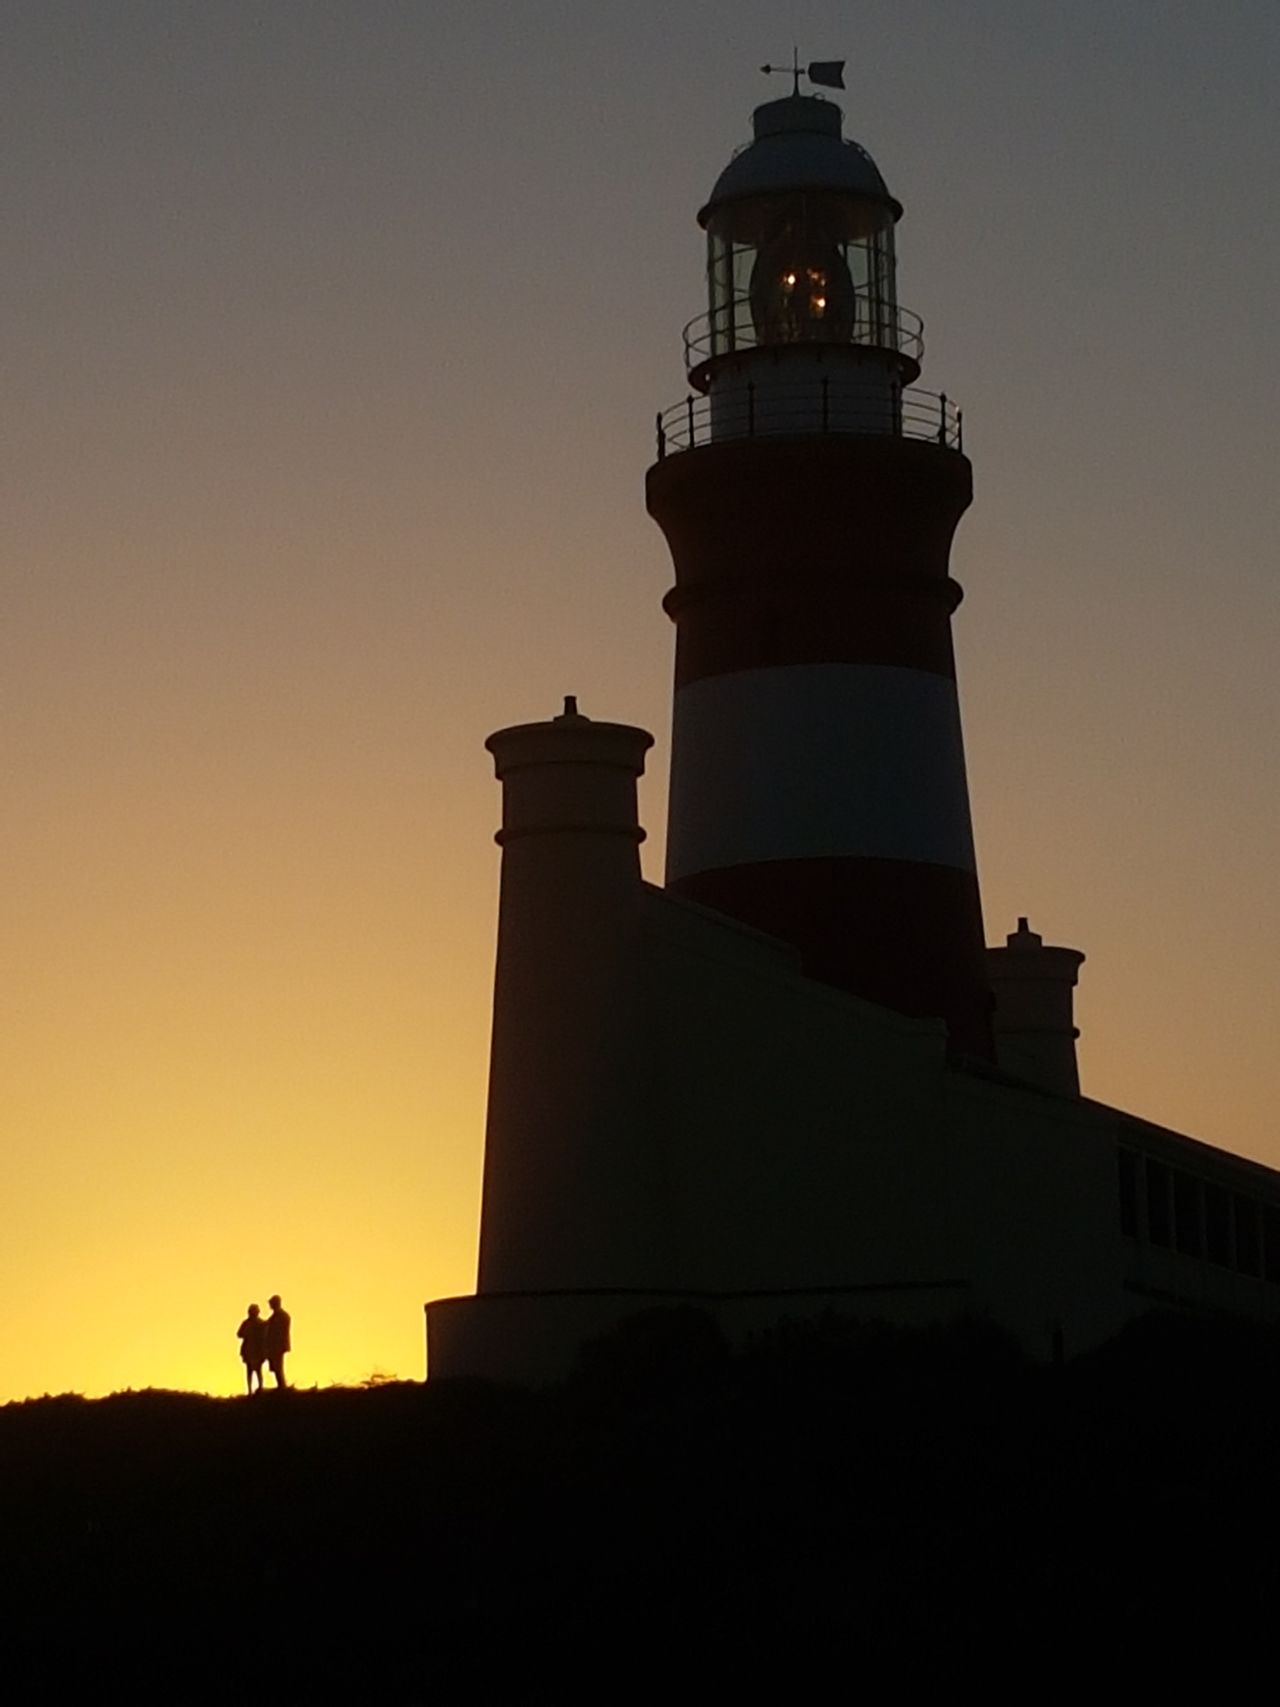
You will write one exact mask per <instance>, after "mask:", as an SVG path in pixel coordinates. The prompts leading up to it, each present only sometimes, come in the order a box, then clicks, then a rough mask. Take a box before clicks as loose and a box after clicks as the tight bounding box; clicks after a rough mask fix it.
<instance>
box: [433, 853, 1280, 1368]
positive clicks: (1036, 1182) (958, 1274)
mask: <svg viewBox="0 0 1280 1707" xmlns="http://www.w3.org/2000/svg"><path fill="white" fill-rule="evenodd" d="M637 882H638V880H637ZM631 899H632V900H633V901H638V927H635V928H632V929H631V931H630V933H629V938H628V940H629V941H630V943H631V945H632V946H631V949H630V952H629V954H628V955H622V956H620V955H619V954H618V952H617V950H618V942H617V939H616V937H613V936H609V937H607V940H606V941H605V943H604V945H603V947H602V953H605V954H607V955H608V957H609V959H610V964H611V967H612V971H611V973H610V975H609V976H610V977H611V978H613V979H616V980H618V981H619V983H618V988H617V989H616V990H611V989H610V988H609V987H608V980H607V979H606V981H605V984H604V985H601V984H600V983H599V981H598V980H593V981H592V982H591V997H592V1000H593V1001H595V1002H603V1003H606V1004H609V1003H612V1004H613V1008H614V1013H615V1019H616V1018H617V1016H624V1018H625V1032H624V1034H623V1035H621V1036H620V1035H619V1033H618V1032H617V1029H616V1026H615V1027H614V1029H612V1030H611V1033H610V1036H611V1045H610V1047H611V1050H612V1051H613V1054H612V1056H611V1060H612V1062H613V1065H612V1068H611V1072H616V1073H618V1075H619V1080H618V1082H619V1083H620V1084H625V1085H626V1086H627V1087H629V1094H628V1097H627V1098H626V1099H624V1101H625V1105H626V1106H625V1108H624V1107H623V1106H622V1105H621V1104H620V1103H619V1102H618V1101H617V1100H616V1099H614V1098H606V1099H605V1102H606V1103H607V1104H608V1106H609V1107H610V1108H611V1109H612V1110H613V1112H612V1114H611V1116H610V1119H611V1132H610V1134H609V1135H608V1141H609V1143H610V1144H614V1145H616V1146H617V1169H616V1181H615V1183H616V1184H617V1187H618V1192H617V1193H612V1192H608V1193H604V1194H601V1193H599V1192H597V1193H596V1194H595V1197H594V1199H592V1198H591V1197H586V1198H583V1199H581V1200H578V1199H575V1198H574V1197H573V1195H572V1193H567V1192H561V1191H560V1190H559V1188H558V1187H557V1189H556V1190H555V1191H554V1192H551V1193H550V1194H549V1193H548V1191H547V1190H546V1189H544V1187H545V1186H546V1184H547V1180H546V1179H544V1180H543V1181H542V1183H541V1184H540V1185H539V1184H537V1183H536V1182H537V1176H538V1174H539V1162H538V1156H537V1152H536V1150H535V1151H534V1152H533V1153H531V1154H529V1155H528V1156H527V1158H526V1161H527V1168H528V1174H529V1182H528V1183H527V1186H526V1188H525V1189H526V1191H527V1197H526V1201H527V1204H528V1216H529V1224H528V1226H527V1228H526V1229H524V1244H525V1246H526V1248H527V1249H529V1250H530V1251H533V1252H537V1251H538V1250H539V1248H540V1245H541V1244H542V1242H543V1238H542V1236H541V1229H543V1228H544V1227H545V1226H550V1225H551V1224H552V1222H554V1227H555V1241H556V1249H555V1251H554V1253H552V1255H551V1256H550V1257H549V1259H548V1260H547V1261H545V1262H544V1261H543V1260H542V1259H541V1258H539V1259H538V1262H537V1265H536V1267H535V1268H533V1269H530V1270H529V1278H527V1279H526V1278H524V1276H523V1273H522V1271H521V1269H520V1267H519V1265H518V1264H517V1265H515V1266H514V1267H512V1266H511V1265H510V1264H507V1263H505V1262H504V1260H503V1253H501V1252H498V1251H494V1250H492V1248H491V1253H490V1268H491V1269H492V1270H493V1271H495V1272H498V1273H500V1274H501V1275H502V1276H503V1279H504V1284H503V1285H501V1286H496V1285H494V1284H493V1283H489V1284H487V1285H486V1284H485V1281H484V1276H483V1275H482V1287H481V1293H480V1295H479V1296H478V1297H477V1298H475V1299H457V1300H446V1301H442V1302H441V1303H438V1304H435V1305H432V1306H430V1307H429V1334H430V1356H431V1367H432V1370H433V1372H434V1373H436V1374H442V1373H445V1374H484V1375H489V1376H498V1377H505V1378H508V1379H517V1380H541V1379H547V1378H551V1377H554V1376H556V1375H559V1374H562V1373H564V1372H566V1371H567V1369H568V1368H569V1367H570V1366H571V1364H572V1361H573V1357H574V1355H575V1353H576V1350H577V1348H578V1346H579V1345H581V1344H582V1343H583V1342H584V1341H585V1340H586V1339H588V1338H591V1337H593V1336H594V1335H596V1334H598V1333H601V1332H604V1331H607V1329H608V1328H609V1327H610V1326H611V1325H613V1324H615V1323H617V1322H618V1321H620V1320H622V1319H623V1318H625V1317H626V1316H628V1315H632V1314H634V1313H636V1311H638V1310H640V1309H643V1308H646V1307H649V1306H652V1305H657V1304H663V1303H674V1302H681V1301H683V1302H690V1303H694V1304H697V1305H698V1306H699V1307H701V1308H704V1309H706V1310H708V1311H710V1312H711V1313H712V1314H714V1315H715V1316H716V1317H717V1318H718V1319H719V1320H720V1322H721V1324H722V1326H723V1327H724V1328H725V1330H726V1331H727V1332H728V1333H729V1334H730V1336H731V1337H735V1338H740V1337H741V1336H743V1335H745V1334H746V1333H749V1332H752V1331H755V1330H757V1329H759V1328H762V1327H765V1326H767V1325H769V1324H770V1323H776V1322H778V1321H781V1320H784V1319H788V1318H792V1319H794V1318H803V1317H812V1316H817V1315H821V1314H823V1313H824V1312H828V1311H838V1312H840V1313H845V1314H849V1315H854V1316H868V1317H872V1318H877V1319H889V1320H894V1321H900V1322H904V1323H921V1322H928V1321H943V1320H951V1319H954V1318H956V1317H957V1316H962V1315H973V1316H979V1317H986V1318H990V1319H992V1320H994V1321H995V1322H996V1323H998V1324H999V1325H1001V1326H1003V1327H1005V1328H1006V1329H1008V1330H1009V1331H1011V1332H1012V1333H1014V1334H1015V1335H1016V1336H1017V1337H1018V1338H1019V1339H1020V1341H1021V1342H1022V1343H1023V1344H1024V1345H1025V1346H1026V1347H1027V1348H1028V1349H1029V1350H1031V1351H1032V1352H1033V1353H1034V1354H1036V1355H1039V1356H1044V1357H1052V1356H1062V1355H1066V1356H1071V1355H1074V1354H1075V1353H1076V1352H1079V1351H1081V1350H1084V1349H1086V1348H1088V1347H1089V1346H1092V1345H1096V1344H1098V1343H1100V1342H1101V1341H1103V1340H1105V1339H1106V1338H1108V1337H1109V1336H1110V1335H1112V1334H1114V1333H1115V1332H1117V1331H1118V1330H1119V1328H1120V1327H1122V1326H1123V1324H1124V1322H1125V1321H1126V1320H1127V1319H1129V1318H1130V1317H1131V1316H1133V1315H1135V1314H1138V1313H1140V1312H1141V1311H1143V1310H1147V1309H1150V1308H1153V1307H1170V1306H1173V1307H1177V1308H1186V1309H1221V1310H1229V1311H1236V1312H1244V1313H1249V1314H1261V1315H1277V1314H1280V1177H1278V1176H1277V1175H1275V1174H1273V1173H1271V1172H1270V1171H1269V1170H1267V1169H1264V1168H1260V1167H1257V1166H1255V1165H1254V1164H1250V1163H1247V1162H1244V1161H1242V1160H1240V1159H1239V1158H1237V1157H1232V1156H1230V1155H1228V1154H1226V1153H1225V1152H1223V1151H1220V1150H1215V1149H1213V1148H1211V1147H1210V1146H1208V1145H1203V1144H1198V1143H1196V1142H1195V1141H1193V1140H1190V1139H1187V1138H1184V1137H1182V1136H1180V1135H1179V1134H1175V1133H1170V1132H1167V1131H1165V1130H1164V1129H1162V1128H1158V1127H1153V1126H1150V1125H1148V1124H1146V1123H1144V1122H1141V1121H1138V1120H1135V1119H1133V1118H1132V1117H1130V1116H1125V1115H1122V1114H1120V1113H1118V1112H1117V1111H1116V1110H1114V1109H1110V1108H1107V1107H1105V1106H1104V1105H1102V1104H1099V1103H1095V1102H1091V1101H1089V1100H1087V1099H1084V1098H1079V1097H1071V1096H1066V1095H1058V1094H1054V1093H1052V1092H1047V1091H1042V1090H1038V1089H1036V1088H1034V1087H1031V1086H1029V1085H1023V1084H1019V1083H1018V1082H1016V1081H1015V1080H1013V1079H1011V1078H1009V1077H1008V1076H1006V1075H1002V1074H1000V1073H999V1072H997V1071H996V1070H994V1069H981V1070H976V1069H964V1068H960V1067H956V1066H954V1065H952V1064H950V1063H949V1062H948V1059H947V1051H946V1038H945V1032H944V1027H943V1025H942V1023H941V1022H940V1021H930V1020H911V1019H906V1018H903V1017H901V1016H899V1015H897V1014H894V1013H892V1012H890V1011H888V1010H886V1009H883V1008H879V1007H876V1006H874V1005H872V1004H870V1003H867V1002H863V1001H861V1000H859V999H858V998H856V997H853V996H850V995H847V994H844V993H842V992H840V991H837V990H835V989H832V988H830V987H828V986H826V985H823V984H819V983H817V982H815V981H813V980H811V979H808V978H805V977H804V976H803V975H802V974H801V972H800V970H799V967H798V964H797V959H796V956H795V955H794V954H793V953H792V952H791V951H790V950H789V949H788V948H787V947H785V946H784V945H782V944H780V943H778V942H776V941H774V940H772V939H770V938H767V937H764V936H762V935H760V934H759V933H757V932H755V931H753V930H751V929H749V928H748V927H745V926H741V925H738V924H736V923H735V922H733V921H730V920H728V919H725V918H723V917H722V916H721V915H719V914H716V913H712V912H710V911H708V910H706V909H703V908H700V907H698V906H696V905H694V904H692V903H690V902H687V901H683V900H679V899H677V898H675V897H673V896H672V895H670V894H669V893H667V892H666V891H663V890H658V889H655V888H652V887H651V886H649V885H642V886H639V889H638V893H637V894H636V895H635V896H633V897H632V898H631ZM635 917H636V914H634V913H633V914H632V918H633V920H634V919H635ZM581 953H582V944H581V943H579V944H578V945H577V946H576V948H575V954H574V955H572V956H560V955H555V954H551V953H549V954H548V955H547V957H546V958H545V959H544V961H543V962H542V977H541V986H540V988H539V989H536V990H535V989H532V988H531V989H530V990H529V991H528V993H527V995H528V1000H529V1001H531V1002H537V1003H538V1004H539V1006H540V1008H541V1009H544V1010H550V1009H554V1008H556V1007H557V1006H559V1007H562V1008H566V1009H573V1008H575V1007H578V1006H579V1005H580V999H581V994H582V992H581V990H579V989H577V988H570V987H567V985H566V981H568V984H574V982H575V981H576V980H577V979H578V977H579V975H580V973H579V970H578V969H576V968H577V959H578V958H580V956H581ZM526 964H527V962H526ZM564 1081H565V1073H564V1072H563V1070H562V1066H561V1064H560V1063H558V1062H554V1061H548V1062H547V1063H546V1064H545V1067H543V1068H540V1067H539V1065H538V1063H537V1061H536V1060H531V1061H530V1062H529V1064H528V1067H527V1070H526V1080H525V1094H526V1097H527V1099H528V1103H529V1107H530V1108H531V1109H534V1110H535V1111H536V1120H534V1121H533V1123H532V1124H531V1125H530V1126H529V1128H528V1130H529V1133H530V1135H531V1136H533V1135H534V1134H535V1133H536V1132H537V1131H548V1132H553V1133H554V1134H555V1138H556V1143H555V1148H554V1154H553V1157H552V1158H551V1160H552V1161H553V1163H554V1167H553V1170H552V1171H553V1174H554V1178H555V1179H556V1180H560V1181H561V1183H562V1184H563V1183H564V1182H566V1181H569V1180H571V1177H572V1168H573V1162H572V1158H573V1156H574V1155H575V1154H579V1153H580V1154H581V1155H582V1156H583V1157H586V1158H589V1159H590V1162H591V1166H592V1167H593V1168H598V1167H599V1166H600V1164H601V1157H602V1154H604V1153H605V1152H602V1149H601V1138H602V1133H601V1132H600V1131H597V1130H596V1129H595V1116H594V1115H593V1114H592V1106H593V1105H592V1104H591V1103H590V1102H584V1101H583V1099H582V1097H581V1095H580V1087H577V1088H575V1087H574V1086H573V1085H570V1086H569V1087H568V1089H567V1090H565V1092H564V1094H563V1095H562V1094H561V1089H560V1088H559V1087H561V1086H562V1085H563V1083H564ZM601 1106H604V1105H601ZM512 1118H513V1119H514V1118H517V1114H516V1112H513V1114H512ZM492 1119H493V1114H492V1110H491V1128H492ZM575 1122H578V1123H579V1124H581V1125H583V1127H584V1129H583V1130H581V1131H579V1130H577V1129H576V1128H575V1124H574V1123H575ZM587 1126H590V1127H591V1130H586V1129H585V1127H587ZM637 1156H643V1157H644V1158H646V1160H645V1165H644V1167H643V1169H641V1170H640V1171H639V1173H637V1169H636V1165H635V1158H636V1157H637ZM1124 1157H1131V1158H1133V1160H1132V1161H1131V1162H1124V1161H1123V1158H1124ZM1122 1165H1123V1167H1124V1168H1125V1169H1126V1170H1127V1173H1126V1174H1125V1175H1124V1178H1123V1179H1122V1174H1121V1167H1122ZM562 1176H563V1178H562ZM550 1177H551V1176H547V1178H550ZM1175 1177H1176V1178H1177V1179H1178V1180H1180V1181H1181V1182H1182V1183H1181V1184H1180V1185H1179V1186H1178V1187H1177V1195H1176V1197H1175V1194H1174V1193H1175V1188H1174V1183H1173V1182H1174V1179H1175ZM1135 1178H1136V1180H1137V1185H1136V1187H1135V1188H1134V1189H1133V1190H1128V1189H1127V1188H1126V1187H1125V1185H1124V1180H1128V1181H1129V1182H1130V1184H1132V1181H1133V1179H1135ZM504 1189H506V1188H504ZM1214 1192H1217V1193H1218V1195H1217V1196H1214V1195H1213V1193H1214ZM624 1198H625V1199H626V1201H625V1202H624V1201H623V1199H624ZM592 1201H595V1202H604V1203H612V1206H613V1208H614V1210H616V1211H617V1212H618V1214H619V1216H620V1217H622V1219H623V1220H625V1222H626V1227H627V1237H626V1250H625V1253H619V1255H620V1256H625V1262H623V1263H618V1262H614V1261H612V1260H611V1259H610V1256H609V1249H608V1244H607V1241H605V1242H604V1243H603V1244H602V1241H601V1239H600V1237H599V1232H600V1230H599V1228H597V1227H594V1226H591V1225H588V1226H584V1227H582V1228H578V1227H576V1226H575V1216H577V1215H590V1214H592V1213H593V1211H592V1208H591V1203H592ZM1223 1201H1226V1202H1227V1203H1228V1205H1229V1206H1230V1207H1231V1216H1230V1217H1229V1221H1228V1230H1229V1239H1228V1243H1227V1244H1226V1245H1225V1246H1224V1245H1223V1238H1222V1231H1221V1214H1220V1211H1221V1204H1222V1202H1223ZM1161 1202H1165V1203H1166V1206H1167V1213H1165V1214H1163V1215H1162V1212H1161V1210H1160V1207H1159V1204H1160V1203H1161ZM549 1204H551V1207H550V1208H548V1205H549ZM1192 1204H1194V1205H1196V1206H1197V1207H1196V1209H1195V1215H1196V1220H1195V1222H1194V1226H1193V1224H1192V1222H1191V1221H1190V1220H1188V1215H1189V1214H1190V1209H1189V1207H1188V1206H1189V1205H1192ZM1179 1205H1180V1206H1181V1213H1182V1221H1181V1223H1178V1222H1177V1213H1178V1206H1179ZM1207 1205H1211V1207H1206V1206H1207ZM1153 1206H1154V1207H1153ZM1236 1206H1239V1209H1238V1213H1239V1216H1240V1217H1241V1221H1240V1225H1241V1227H1242V1228H1243V1229H1244V1231H1243V1232H1242V1234H1241V1237H1240V1240H1239V1241H1237V1239H1236V1235H1235V1231H1234V1228H1235V1219H1234V1217H1235V1215H1236V1212H1237V1209H1236ZM624 1211H625V1214H624ZM512 1213H513V1211H512V1209H511V1205H510V1197H509V1195H508V1198H507V1200H506V1203H505V1205H504V1214H505V1216H506V1218H507V1220H506V1224H508V1225H510V1224H511V1221H510V1217H511V1215H512ZM548 1215H549V1216H550V1217H551V1219H550V1221H545V1220H544V1217H546V1216H548ZM1179 1226H1181V1233H1179V1230H1178V1229H1179ZM1248 1226H1254V1228H1255V1232H1256V1241H1255V1242H1256V1250H1255V1249H1254V1247H1253V1244H1252V1243H1251V1242H1250V1237H1249V1235H1248ZM1268 1234H1270V1242H1269V1243H1268ZM1237 1243H1238V1244H1239V1249H1237ZM575 1251H576V1252H578V1253H594V1255H593V1256H592V1258H591V1262H590V1264H589V1265H587V1266H586V1267H583V1266H582V1265H581V1264H575V1262H574V1261H573V1260H570V1258H571V1257H572V1253H573V1252H575ZM1215 1258H1216V1260H1214V1259H1215ZM584 1260H585V1259H584ZM1250 1266H1252V1268H1253V1269H1254V1270H1255V1271H1256V1272H1252V1273H1248V1272H1241V1270H1242V1268H1248V1267H1250ZM544 1273H545V1274H546V1275H547V1276H548V1277H552V1278H543V1275H544ZM1268 1276H1270V1277H1271V1278H1270V1279H1268V1278H1267V1277H1268ZM513 1282H514V1283H513Z"/></svg>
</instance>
